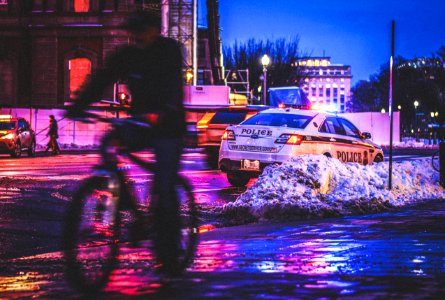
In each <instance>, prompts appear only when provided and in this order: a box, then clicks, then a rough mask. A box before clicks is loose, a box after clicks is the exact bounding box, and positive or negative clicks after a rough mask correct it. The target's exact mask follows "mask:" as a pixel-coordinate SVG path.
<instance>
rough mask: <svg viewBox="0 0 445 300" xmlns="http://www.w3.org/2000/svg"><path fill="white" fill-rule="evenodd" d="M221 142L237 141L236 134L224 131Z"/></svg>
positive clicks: (231, 131)
mask: <svg viewBox="0 0 445 300" xmlns="http://www.w3.org/2000/svg"><path fill="white" fill-rule="evenodd" d="M221 140H223V141H224V140H226V141H227V140H232V141H233V140H235V132H233V130H224V133H223V135H222V137H221Z"/></svg>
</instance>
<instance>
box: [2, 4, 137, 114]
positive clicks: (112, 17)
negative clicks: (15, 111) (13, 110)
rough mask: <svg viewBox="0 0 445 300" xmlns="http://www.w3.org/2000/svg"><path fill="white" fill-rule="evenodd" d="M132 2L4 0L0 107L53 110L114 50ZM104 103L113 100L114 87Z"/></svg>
mask: <svg viewBox="0 0 445 300" xmlns="http://www.w3.org/2000/svg"><path fill="white" fill-rule="evenodd" d="M135 4H136V3H135V2H134V1H119V0H114V1H104V0H57V1H56V0H40V1H38V0H34V1H31V0H14V1H13V0H2V1H1V2H0V105H1V106H15V107H25V106H35V107H39V106H42V107H57V106H62V105H63V104H64V103H65V102H68V101H70V99H72V98H73V95H74V94H73V93H74V92H75V91H76V90H77V89H78V88H79V87H80V86H81V85H82V83H83V82H84V80H85V79H86V78H88V76H89V75H90V74H91V73H92V72H94V70H95V69H97V68H98V67H100V66H101V65H102V64H103V62H104V61H105V60H106V59H107V57H108V56H109V55H110V54H111V52H112V51H114V49H115V48H116V47H118V46H121V45H125V44H128V38H127V36H126V33H125V32H124V31H123V30H121V29H120V28H119V27H120V24H121V23H122V21H123V20H124V18H125V17H126V16H127V15H128V13H129V12H130V11H132V10H134V8H135ZM103 97H104V99H110V98H112V97H113V88H112V87H110V89H109V90H108V91H107V92H106V93H105V95H104V96H103Z"/></svg>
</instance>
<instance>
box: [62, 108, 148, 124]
mask: <svg viewBox="0 0 445 300" xmlns="http://www.w3.org/2000/svg"><path fill="white" fill-rule="evenodd" d="M70 119H72V120H77V121H80V122H83V123H90V124H91V123H94V122H93V121H91V120H90V119H93V120H96V121H100V122H103V123H110V124H122V123H130V124H133V125H138V126H141V127H146V128H151V127H152V126H151V125H150V124H148V123H146V122H143V121H139V120H137V117H136V118H125V119H120V118H105V117H102V116H100V115H98V114H95V113H91V112H87V111H83V112H82V115H81V116H79V117H70Z"/></svg>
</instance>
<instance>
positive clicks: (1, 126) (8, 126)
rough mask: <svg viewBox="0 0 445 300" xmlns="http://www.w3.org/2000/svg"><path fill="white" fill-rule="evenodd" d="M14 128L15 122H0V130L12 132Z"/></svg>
mask: <svg viewBox="0 0 445 300" xmlns="http://www.w3.org/2000/svg"><path fill="white" fill-rule="evenodd" d="M14 128H15V122H1V121H0V130H13V129H14Z"/></svg>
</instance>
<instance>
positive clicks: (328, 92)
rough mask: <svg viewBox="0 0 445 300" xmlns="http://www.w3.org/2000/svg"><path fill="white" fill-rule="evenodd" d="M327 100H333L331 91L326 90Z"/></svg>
mask: <svg viewBox="0 0 445 300" xmlns="http://www.w3.org/2000/svg"><path fill="white" fill-rule="evenodd" d="M326 98H328V99H329V98H331V89H330V88H329V89H326Z"/></svg>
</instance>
